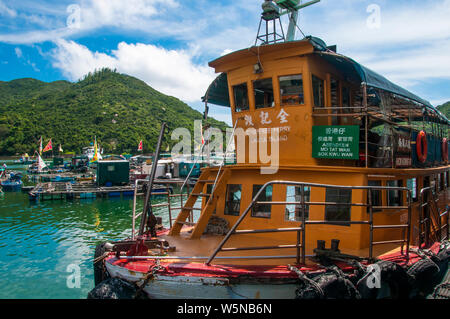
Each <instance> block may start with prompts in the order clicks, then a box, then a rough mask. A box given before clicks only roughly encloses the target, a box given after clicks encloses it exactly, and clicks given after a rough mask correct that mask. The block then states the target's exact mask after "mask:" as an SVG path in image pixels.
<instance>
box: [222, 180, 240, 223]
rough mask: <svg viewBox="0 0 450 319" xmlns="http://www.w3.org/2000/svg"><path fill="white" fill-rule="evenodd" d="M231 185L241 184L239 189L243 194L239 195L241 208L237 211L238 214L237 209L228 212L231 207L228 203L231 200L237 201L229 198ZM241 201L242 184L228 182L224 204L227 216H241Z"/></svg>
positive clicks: (224, 212) (224, 211)
mask: <svg viewBox="0 0 450 319" xmlns="http://www.w3.org/2000/svg"><path fill="white" fill-rule="evenodd" d="M231 186H239V190H240V192H241V195H240V197H239V209H238V211H237V214H236V211H233V214H232V213H229V212H228V208H229V207H228V204H229V203H230V202H233V203H234V202H235V201H234V200H232V201H230V200H229V194H230V187H231ZM234 193H236V192H234ZM234 193H233V194H234ZM241 202H242V184H227V191H226V194H225V205H224V210H223V214H224V215H225V216H239V215H240V214H241Z"/></svg>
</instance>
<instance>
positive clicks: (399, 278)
mask: <svg viewBox="0 0 450 319" xmlns="http://www.w3.org/2000/svg"><path fill="white" fill-rule="evenodd" d="M375 265H376V266H378V267H379V271H380V274H379V275H380V287H379V288H377V287H373V288H371V287H369V285H368V284H367V280H361V281H359V282H358V284H357V288H358V291H359V293H360V294H361V298H362V299H383V298H389V299H407V298H408V297H409V293H410V290H411V286H410V284H409V278H410V277H409V276H408V274H407V272H406V270H405V269H403V268H402V267H401V266H400V265H398V264H396V263H393V262H390V261H386V260H380V261H378V262H377V263H375ZM378 267H377V268H378Z"/></svg>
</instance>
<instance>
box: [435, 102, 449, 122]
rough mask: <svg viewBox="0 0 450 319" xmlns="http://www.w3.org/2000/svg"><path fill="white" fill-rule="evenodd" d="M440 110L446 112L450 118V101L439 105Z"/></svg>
mask: <svg viewBox="0 0 450 319" xmlns="http://www.w3.org/2000/svg"><path fill="white" fill-rule="evenodd" d="M438 109H439V111H441V112H442V113H444V115H445V116H447V118H449V119H450V101H449V102H447V103H444V104H442V105H441V106H438Z"/></svg>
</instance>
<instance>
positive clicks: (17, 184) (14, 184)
mask: <svg viewBox="0 0 450 319" xmlns="http://www.w3.org/2000/svg"><path fill="white" fill-rule="evenodd" d="M22 185H23V182H22V175H21V174H17V173H10V176H9V178H8V179H7V180H4V181H2V182H1V186H2V188H3V190H4V191H5V192H19V191H20V190H21V189H22Z"/></svg>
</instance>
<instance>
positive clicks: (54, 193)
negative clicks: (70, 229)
mask: <svg viewBox="0 0 450 319" xmlns="http://www.w3.org/2000/svg"><path fill="white" fill-rule="evenodd" d="M168 189H169V188H168V187H167V186H162V185H161V186H159V185H155V186H154V187H153V192H152V195H155V196H167V195H168V194H169V193H168ZM134 192H135V186H134V185H125V186H112V187H99V186H97V185H95V184H92V183H75V184H73V183H71V182H66V183H61V182H56V183H55V182H51V183H39V184H37V185H36V186H35V187H34V188H33V189H31V190H30V192H29V193H28V194H29V198H30V200H34V201H36V200H40V201H46V200H66V199H92V198H97V197H102V198H117V197H119V198H120V197H133V196H134ZM169 192H170V191H169ZM142 195H143V194H142V185H139V186H138V189H137V196H142Z"/></svg>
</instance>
